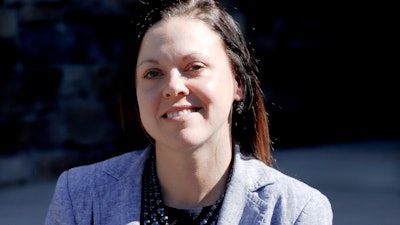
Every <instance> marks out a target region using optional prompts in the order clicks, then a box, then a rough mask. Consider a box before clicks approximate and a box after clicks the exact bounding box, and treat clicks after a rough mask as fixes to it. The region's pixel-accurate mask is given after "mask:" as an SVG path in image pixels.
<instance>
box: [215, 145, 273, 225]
mask: <svg viewBox="0 0 400 225" xmlns="http://www.w3.org/2000/svg"><path fill="white" fill-rule="evenodd" d="M263 167H265V165H263V164H262V162H260V161H258V160H254V159H246V158H244V156H242V155H241V154H240V152H239V149H238V148H235V151H234V164H233V174H232V178H231V181H230V183H229V184H228V187H227V190H226V195H225V199H224V203H223V205H222V208H221V212H220V217H219V219H218V224H219V225H231V224H243V225H248V224H260V223H261V221H263V219H264V217H265V216H267V213H266V211H267V209H268V205H267V204H266V203H265V201H263V200H262V199H261V198H260V197H259V196H258V194H257V190H258V189H260V188H262V187H265V186H266V185H270V184H272V183H274V180H273V178H270V177H268V176H266V175H265V174H263V173H262V171H264V170H263V169H262V168H263Z"/></svg>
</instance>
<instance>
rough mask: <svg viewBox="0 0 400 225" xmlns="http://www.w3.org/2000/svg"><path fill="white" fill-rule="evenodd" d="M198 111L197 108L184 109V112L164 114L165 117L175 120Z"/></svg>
mask: <svg viewBox="0 0 400 225" xmlns="http://www.w3.org/2000/svg"><path fill="white" fill-rule="evenodd" d="M197 111H199V109H197V108H195V109H183V110H180V111H176V112H169V113H166V114H164V116H163V117H164V118H168V119H171V118H175V117H178V116H186V115H189V114H190V113H192V112H197Z"/></svg>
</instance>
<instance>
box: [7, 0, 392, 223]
mask: <svg viewBox="0 0 400 225" xmlns="http://www.w3.org/2000/svg"><path fill="white" fill-rule="evenodd" d="M137 2H138V1H137V0H85V1H79V0H0V56H1V57H0V60H1V61H0V62H1V63H0V131H1V141H0V225H8V224H25V222H22V221H29V224H35V221H37V224H42V223H43V219H44V214H45V211H46V210H47V204H48V203H49V201H50V197H51V195H52V191H53V188H54V184H55V183H54V182H55V179H56V177H57V176H58V175H59V174H60V173H61V171H63V170H65V169H68V168H71V167H73V166H78V165H83V164H88V163H92V162H97V161H100V160H103V159H106V158H109V157H112V156H114V155H118V154H122V153H124V152H127V151H130V150H131V149H133V148H137V147H141V146H143V145H144V142H143V141H144V140H142V139H139V140H134V142H133V143H134V144H133V145H131V144H132V142H131V141H132V140H125V139H124V137H123V135H122V133H121V126H120V123H119V111H118V110H119V108H118V107H119V105H118V104H119V103H118V95H117V86H116V85H117V84H116V82H117V75H118V72H119V69H120V68H119V66H120V60H121V48H122V44H123V42H124V41H125V39H124V38H125V37H126V36H125V34H126V32H127V30H126V27H125V25H126V24H127V23H129V16H130V14H131V13H132V12H133V9H134V6H135V4H136V3H137ZM222 3H223V4H224V5H225V6H226V7H227V9H228V10H229V11H230V12H232V13H233V15H234V16H235V17H236V18H237V19H238V20H239V22H240V23H241V25H242V28H243V31H244V33H245V35H246V37H247V38H248V40H249V44H250V45H251V47H253V48H254V51H255V52H254V53H255V55H256V57H257V58H258V60H259V61H260V64H259V66H260V70H261V75H260V81H261V84H262V87H263V90H264V93H265V103H266V107H267V111H268V114H269V120H270V129H271V138H272V140H273V146H274V149H275V150H274V154H275V157H276V160H277V162H278V165H279V168H280V169H281V170H283V171H285V172H287V173H289V174H290V175H293V176H295V177H298V178H299V179H302V180H304V181H307V182H308V183H310V184H311V185H313V186H315V187H317V188H319V189H321V190H322V191H323V192H325V193H327V194H328V197H330V198H331V199H332V202H333V208H334V212H337V214H336V215H337V217H336V218H337V219H336V221H335V224H338V225H339V224H340V225H342V224H343V225H345V224H380V225H391V224H399V222H400V216H399V214H400V131H399V126H400V120H399V118H398V117H399V113H400V109H399V87H398V86H399V85H398V81H397V76H398V74H399V71H398V67H397V64H398V59H397V58H398V57H397V52H395V48H394V46H395V45H396V44H397V42H398V40H396V39H395V36H394V34H395V30H396V29H395V28H396V26H397V25H395V24H394V13H393V12H392V11H393V10H392V9H393V7H391V6H389V5H384V4H383V3H382V4H380V5H376V4H375V3H374V4H375V5H372V3H371V5H368V4H369V3H363V4H362V5H360V4H356V3H346V4H343V3H340V4H339V3H338V2H332V1H311V0H310V1H308V0H291V1H263V2H262V4H261V2H260V1H255V0H246V1H240V0H234V1H227V0H224V1H222ZM127 143H129V144H130V145H128V144H127ZM13 207H14V208H13ZM368 207H369V208H368ZM35 218H36V220H35ZM25 219H26V220H25ZM363 219H364V220H365V221H364V220H363ZM374 219H375V220H374ZM377 219H380V220H378V221H380V222H376V221H377ZM382 221H383V222H382ZM27 223H28V222H26V224H27Z"/></svg>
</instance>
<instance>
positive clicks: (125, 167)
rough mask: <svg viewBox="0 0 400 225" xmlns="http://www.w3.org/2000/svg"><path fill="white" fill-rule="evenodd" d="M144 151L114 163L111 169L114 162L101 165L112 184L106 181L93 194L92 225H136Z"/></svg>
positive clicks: (139, 207) (139, 208) (139, 204)
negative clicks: (112, 180) (116, 164)
mask: <svg viewBox="0 0 400 225" xmlns="http://www.w3.org/2000/svg"><path fill="white" fill-rule="evenodd" d="M147 150H148V149H147ZM147 150H146V151H142V152H140V153H133V155H132V156H131V157H126V158H125V159H123V161H121V162H118V164H119V165H118V166H115V162H110V163H109V164H108V165H104V167H103V170H104V172H106V173H107V174H109V176H111V177H114V178H115V179H116V181H114V182H109V184H106V185H104V186H101V187H99V188H97V189H96V190H95V191H94V192H93V195H94V196H93V200H94V202H93V210H94V212H93V214H94V224H99V225H114V224H121V225H126V224H129V225H133V224H139V222H140V211H141V195H142V184H141V183H142V182H141V181H142V174H143V168H144V163H145V162H146V159H147V157H148V152H149V151H147ZM115 179H114V180H115Z"/></svg>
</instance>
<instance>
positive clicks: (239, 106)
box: [235, 101, 244, 115]
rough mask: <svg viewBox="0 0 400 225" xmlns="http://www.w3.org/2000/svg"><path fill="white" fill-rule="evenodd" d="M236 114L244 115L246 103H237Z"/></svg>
mask: <svg viewBox="0 0 400 225" xmlns="http://www.w3.org/2000/svg"><path fill="white" fill-rule="evenodd" d="M235 110H236V113H237V114H239V115H242V114H243V111H244V102H243V101H240V102H236V109H235Z"/></svg>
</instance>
